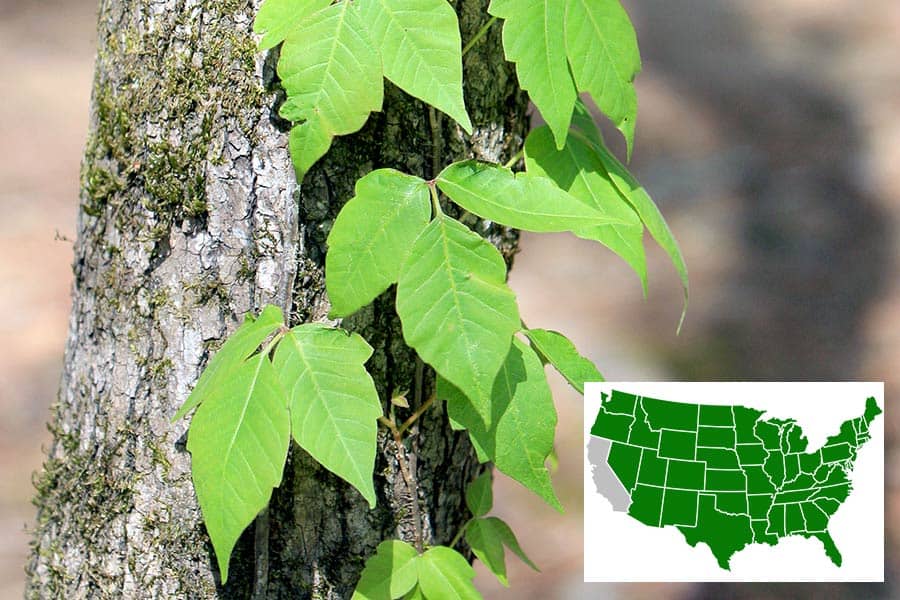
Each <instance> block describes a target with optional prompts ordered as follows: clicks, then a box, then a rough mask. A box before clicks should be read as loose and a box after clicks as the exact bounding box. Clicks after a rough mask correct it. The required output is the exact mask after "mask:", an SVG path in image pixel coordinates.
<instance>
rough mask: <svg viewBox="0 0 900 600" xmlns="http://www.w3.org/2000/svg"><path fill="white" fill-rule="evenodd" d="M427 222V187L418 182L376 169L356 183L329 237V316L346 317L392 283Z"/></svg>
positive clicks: (327, 278)
mask: <svg viewBox="0 0 900 600" xmlns="http://www.w3.org/2000/svg"><path fill="white" fill-rule="evenodd" d="M430 218H431V204H430V203H429V200H428V186H427V185H426V184H425V181H423V180H422V179H419V178H418V177H413V176H411V175H406V174H404V173H401V172H399V171H395V170H393V169H379V170H377V171H372V172H371V173H369V174H368V175H366V176H365V177H363V178H362V179H360V180H359V181H357V182H356V195H355V196H354V197H353V198H352V199H351V200H350V201H349V202H347V204H345V205H344V208H343V209H341V213H340V214H339V215H338V218H337V219H335V221H334V225H333V226H332V228H331V233H330V234H329V235H328V248H329V252H328V254H326V256H325V272H326V274H327V277H326V279H325V284H326V286H327V288H328V298H329V299H330V300H331V315H332V316H335V317H345V316H347V315H350V314H352V313H354V312H356V311H357V310H359V309H360V308H362V307H363V306H365V305H366V304H369V303H370V302H371V301H372V300H374V299H375V298H376V297H377V296H378V295H379V294H381V293H382V292H383V291H385V290H386V289H387V288H388V286H390V285H391V284H392V283H396V282H397V277H398V276H399V275H400V267H401V266H402V265H403V263H404V262H405V260H406V257H407V255H408V254H409V251H410V247H411V246H412V245H413V242H415V241H416V238H417V237H418V236H419V234H420V233H422V230H423V229H425V226H426V225H428V221H429V220H430Z"/></svg>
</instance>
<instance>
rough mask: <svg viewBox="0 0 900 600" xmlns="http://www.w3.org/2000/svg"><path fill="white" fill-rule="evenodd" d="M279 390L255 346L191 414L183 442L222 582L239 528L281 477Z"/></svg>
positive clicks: (284, 422) (284, 439)
mask: <svg viewBox="0 0 900 600" xmlns="http://www.w3.org/2000/svg"><path fill="white" fill-rule="evenodd" d="M288 419H289V416H288V410H287V406H286V404H285V396H284V391H283V390H282V389H281V387H280V386H279V384H278V376H277V374H276V373H275V371H274V370H273V368H272V363H271V362H269V359H268V357H267V356H266V355H265V354H263V353H259V354H257V355H256V356H254V357H252V358H251V359H249V360H248V361H246V362H244V363H243V364H241V365H240V366H239V367H237V368H236V369H234V370H233V371H232V372H231V374H230V377H229V380H228V385H227V386H226V385H223V386H220V387H217V388H216V389H214V390H212V391H211V393H210V395H209V397H207V398H206V399H205V401H204V402H203V404H201V405H200V408H198V409H197V413H196V414H195V415H194V418H193V420H192V421H191V428H190V433H189V434H188V443H187V448H188V450H189V451H190V453H191V471H192V475H193V481H194V489H195V490H196V492H197V500H198V501H199V503H200V509H201V511H202V512H203V521H204V523H205V524H206V530H207V531H208V532H209V537H210V540H212V544H213V548H215V551H216V559H217V560H218V563H219V571H220V572H221V574H222V582H223V583H224V582H225V581H226V580H227V579H228V559H229V557H230V556H231V551H232V549H233V548H234V544H235V542H237V539H238V537H239V536H240V535H241V532H242V531H244V529H245V528H246V527H247V525H249V524H250V523H251V522H252V521H253V519H255V518H256V515H257V514H258V513H259V511H261V510H262V509H263V508H265V507H266V505H267V504H268V503H269V498H270V497H271V495H272V489H273V488H275V487H277V486H278V485H279V484H280V483H281V475H282V472H283V471H284V461H285V459H286V458H287V451H288V446H289V444H290V431H289V429H290V424H289V420H288Z"/></svg>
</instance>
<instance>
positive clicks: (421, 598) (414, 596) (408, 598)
mask: <svg viewBox="0 0 900 600" xmlns="http://www.w3.org/2000/svg"><path fill="white" fill-rule="evenodd" d="M403 599H404V600H425V594H423V593H422V588H421V587H419V586H418V585H416V587H414V588H413V589H412V591H411V592H410V593H408V594H407V595H405V596H403Z"/></svg>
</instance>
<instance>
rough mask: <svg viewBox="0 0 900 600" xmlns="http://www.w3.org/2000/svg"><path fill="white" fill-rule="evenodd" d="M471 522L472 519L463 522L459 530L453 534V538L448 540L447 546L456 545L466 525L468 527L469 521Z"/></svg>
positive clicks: (452, 546)
mask: <svg viewBox="0 0 900 600" xmlns="http://www.w3.org/2000/svg"><path fill="white" fill-rule="evenodd" d="M471 522H472V519H469V520H468V521H466V522H465V523H463V524H462V526H461V527H460V528H459V531H457V532H456V535H454V536H453V539H452V540H450V545H449V548H454V547H456V545H457V544H458V543H459V540H460V539H461V538H462V536H463V533H465V531H466V527H468V526H469V523H471Z"/></svg>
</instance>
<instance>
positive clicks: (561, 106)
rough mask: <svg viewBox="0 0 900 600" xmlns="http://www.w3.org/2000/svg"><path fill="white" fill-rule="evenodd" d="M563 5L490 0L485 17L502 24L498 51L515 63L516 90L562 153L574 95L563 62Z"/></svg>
mask: <svg viewBox="0 0 900 600" xmlns="http://www.w3.org/2000/svg"><path fill="white" fill-rule="evenodd" d="M565 8H566V7H565V3H564V2H563V1H562V0H515V1H514V2H510V1H509V0H506V1H499V0H492V1H491V5H490V8H488V12H489V13H490V14H492V15H494V16H495V17H500V18H501V19H504V23H503V50H504V52H505V54H506V58H507V60H510V61H512V62H514V63H516V73H517V75H518V77H519V85H520V86H521V88H522V89H523V90H525V91H527V92H528V95H529V97H530V98H531V101H532V102H534V105H535V106H537V108H538V110H540V111H541V116H543V117H544V120H545V121H546V122H547V124H548V125H549V126H550V129H552V130H553V136H554V137H555V138H556V145H557V146H558V147H559V148H562V146H563V143H564V142H565V140H566V133H567V132H568V130H569V122H570V120H571V118H572V107H573V106H574V105H575V99H576V97H577V93H576V91H575V83H574V82H573V81H572V75H571V74H570V73H569V64H568V62H567V60H566V35H565V30H564V27H565Z"/></svg>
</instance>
